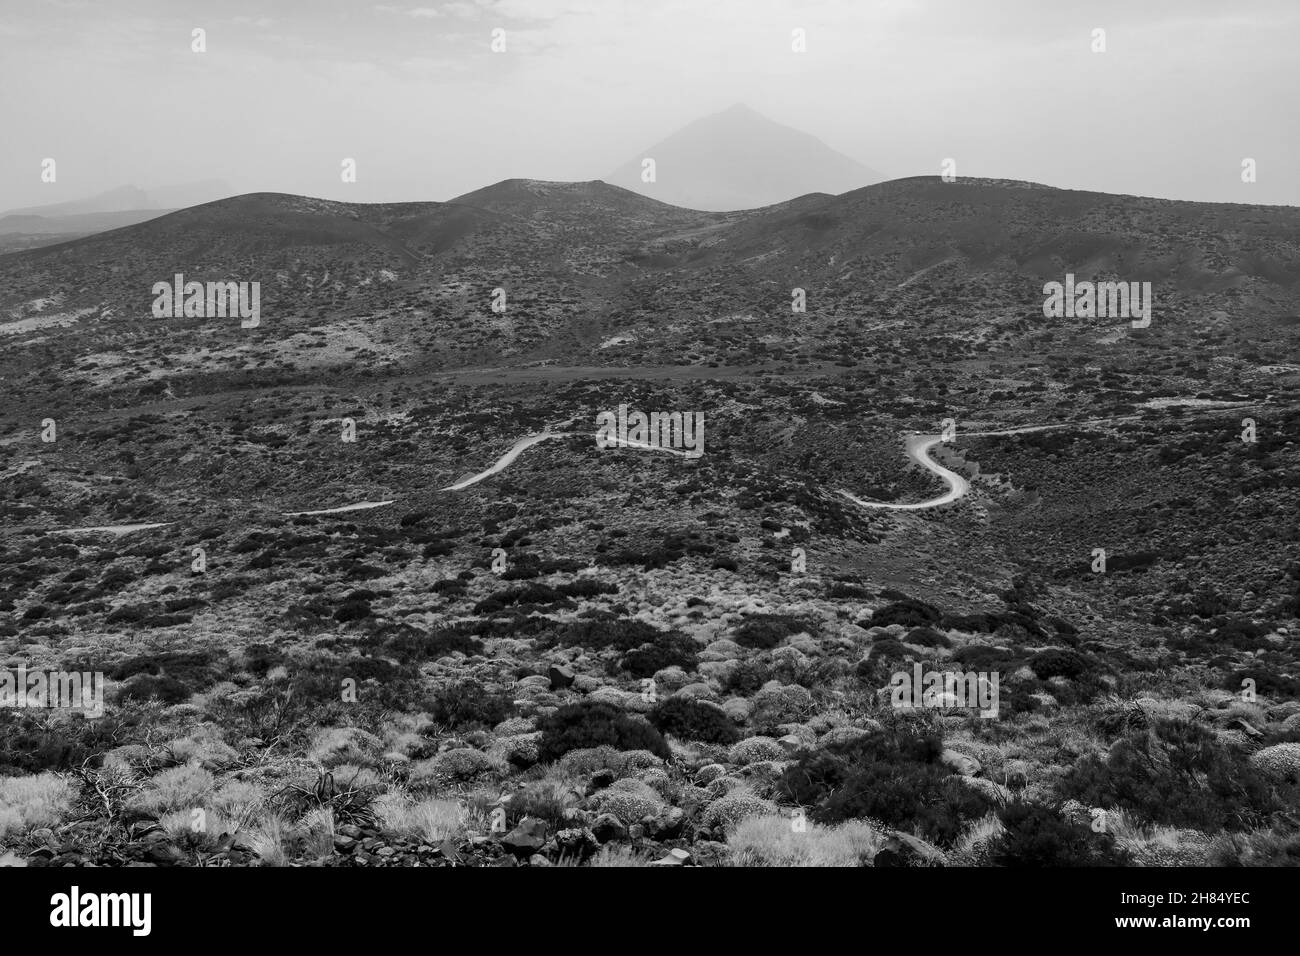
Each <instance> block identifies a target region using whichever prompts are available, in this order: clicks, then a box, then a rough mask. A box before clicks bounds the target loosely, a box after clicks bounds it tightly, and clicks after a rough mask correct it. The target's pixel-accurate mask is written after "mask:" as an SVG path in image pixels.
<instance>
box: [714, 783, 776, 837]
mask: <svg viewBox="0 0 1300 956" xmlns="http://www.w3.org/2000/svg"><path fill="white" fill-rule="evenodd" d="M774 813H776V806H775V805H774V804H773V803H771V802H770V801H768V800H763V799H762V798H760V797H757V796H755V795H754V794H752V793H750V792H749V791H747V790H733V791H732V792H731V793H729V794H727V795H726V796H724V797H719V798H718V799H717V800H714V801H713V802H712V803H710V804H709V805H708V806H707V807H705V808H704V813H703V815H702V816H701V818H700V822H701V823H702V824H703V825H704V826H706V827H723V828H726V829H731V828H733V827H735V826H736V825H738V824H739V823H740V822H741V821H743V820H747V819H749V818H750V817H762V816H771V815H772V814H774Z"/></svg>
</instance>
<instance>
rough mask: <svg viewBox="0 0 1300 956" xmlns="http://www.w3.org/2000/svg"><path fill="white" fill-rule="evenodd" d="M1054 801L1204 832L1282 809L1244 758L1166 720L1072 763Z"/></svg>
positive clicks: (1211, 736) (1203, 730)
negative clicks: (1059, 799)
mask: <svg viewBox="0 0 1300 956" xmlns="http://www.w3.org/2000/svg"><path fill="white" fill-rule="evenodd" d="M1058 795H1059V796H1060V797H1062V798H1073V799H1076V800H1078V801H1079V802H1081V803H1083V804H1085V805H1087V806H1092V807H1120V808H1122V809H1125V810H1129V811H1131V812H1132V813H1133V814H1135V816H1136V817H1137V818H1138V819H1139V820H1140V821H1142V822H1149V823H1164V824H1169V825H1172V826H1179V827H1191V828H1195V829H1198V830H1203V831H1206V832H1213V831H1216V830H1221V829H1225V828H1228V829H1243V828H1249V827H1253V826H1256V825H1258V824H1259V823H1260V822H1262V821H1263V820H1264V819H1265V818H1266V817H1267V816H1268V815H1269V814H1270V813H1272V812H1273V811H1275V810H1278V809H1281V807H1280V805H1279V802H1278V798H1277V797H1276V796H1275V795H1274V794H1273V793H1272V792H1271V788H1270V787H1269V786H1268V784H1267V783H1266V782H1265V781H1264V780H1263V779H1262V778H1261V776H1260V774H1259V773H1258V772H1257V771H1256V770H1255V769H1254V768H1253V767H1252V766H1251V765H1250V763H1249V762H1248V761H1247V760H1246V758H1245V755H1244V754H1242V753H1240V752H1238V751H1236V750H1234V749H1231V748H1229V747H1227V746H1225V745H1224V744H1223V743H1222V742H1220V741H1219V739H1218V737H1217V736H1216V735H1215V733H1214V731H1212V730H1210V729H1209V728H1207V727H1203V726H1201V725H1200V724H1196V723H1193V722H1191V721H1186V720H1178V719H1172V718H1161V719H1156V720H1153V721H1151V722H1150V724H1149V725H1148V726H1146V727H1135V728H1133V729H1131V730H1129V731H1128V732H1127V733H1126V734H1125V735H1124V736H1123V737H1121V738H1120V739H1119V740H1117V741H1116V742H1115V744H1114V745H1113V746H1112V747H1111V748H1110V750H1109V752H1108V753H1107V754H1106V755H1105V756H1104V757H1103V756H1099V755H1096V754H1092V755H1089V756H1087V757H1085V758H1084V759H1082V760H1079V761H1077V762H1076V763H1075V764H1074V765H1073V766H1072V767H1071V768H1070V770H1069V771H1068V772H1067V773H1066V775H1065V777H1064V778H1063V780H1062V781H1061V784H1060V786H1059V788H1058Z"/></svg>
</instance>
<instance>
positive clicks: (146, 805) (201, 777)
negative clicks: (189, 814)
mask: <svg viewBox="0 0 1300 956" xmlns="http://www.w3.org/2000/svg"><path fill="white" fill-rule="evenodd" d="M215 786H216V781H215V780H214V779H213V776H212V774H210V773H209V772H208V771H206V770H204V769H203V768H202V767H200V766H199V765H198V764H196V763H190V764H182V765H181V766H179V767H170V768H168V769H167V770H163V771H161V772H160V773H158V774H157V775H156V776H155V777H153V779H151V780H150V781H149V782H148V783H147V784H145V788H144V790H143V791H142V792H141V793H139V794H137V795H136V796H135V798H134V799H133V800H132V806H134V807H135V808H136V809H139V810H145V811H147V812H149V813H152V814H153V815H154V816H160V815H161V814H164V813H167V812H169V811H171V810H192V809H194V808H196V807H202V806H205V805H206V801H207V799H208V798H209V797H210V796H211V795H212V791H213V789H214V788H215Z"/></svg>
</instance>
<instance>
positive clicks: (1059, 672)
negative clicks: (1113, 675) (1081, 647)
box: [1029, 648, 1091, 680]
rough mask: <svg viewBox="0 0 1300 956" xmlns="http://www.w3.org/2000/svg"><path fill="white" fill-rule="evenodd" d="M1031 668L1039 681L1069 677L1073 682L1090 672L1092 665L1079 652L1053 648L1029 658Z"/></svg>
mask: <svg viewBox="0 0 1300 956" xmlns="http://www.w3.org/2000/svg"><path fill="white" fill-rule="evenodd" d="M1029 668H1030V670H1032V671H1033V672H1034V674H1035V675H1036V676H1037V677H1038V679H1039V680H1050V679H1051V678H1053V677H1068V678H1070V679H1071V680H1073V679H1074V678H1076V677H1080V676H1081V675H1083V674H1085V673H1086V672H1087V671H1088V670H1090V669H1091V665H1090V663H1089V661H1088V659H1087V658H1086V657H1084V656H1083V655H1082V654H1080V653H1078V652H1077V651H1063V650H1057V649H1055V648H1053V649H1052V650H1047V651H1041V652H1039V653H1038V654H1035V655H1034V656H1033V657H1031V658H1029Z"/></svg>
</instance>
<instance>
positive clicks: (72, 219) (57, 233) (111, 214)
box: [0, 179, 233, 251]
mask: <svg viewBox="0 0 1300 956" xmlns="http://www.w3.org/2000/svg"><path fill="white" fill-rule="evenodd" d="M232 192H233V190H232V189H231V187H230V184H229V183H227V182H225V181H223V180H219V179H208V180H202V181H200V182H193V183H180V184H177V185H173V186H161V187H157V188H153V189H149V190H144V189H140V188H139V187H138V186H119V187H118V188H116V189H110V190H107V191H105V192H102V193H97V194H96V195H94V196H89V197H86V198H84V199H72V200H68V201H66V202H59V203H49V204H47V205H42V206H25V207H22V208H20V209H10V210H9V211H8V212H5V213H4V214H2V215H0V237H8V240H9V241H8V242H0V251H5V250H6V249H7V248H21V247H30V246H39V245H48V244H49V243H52V242H63V241H66V240H68V239H74V238H77V237H79V236H86V235H93V234H94V233H98V232H104V231H106V230H109V229H118V228H121V227H122V226H131V225H135V224H136V223H139V222H145V221H147V220H149V219H156V218H157V217H159V216H161V215H164V214H165V213H168V212H172V211H174V210H177V209H183V208H186V207H188V206H197V205H200V204H202V203H207V202H212V201H213V200H216V199H225V198H227V197H228V196H230V195H231V194H232Z"/></svg>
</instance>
